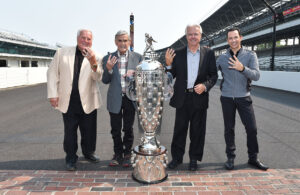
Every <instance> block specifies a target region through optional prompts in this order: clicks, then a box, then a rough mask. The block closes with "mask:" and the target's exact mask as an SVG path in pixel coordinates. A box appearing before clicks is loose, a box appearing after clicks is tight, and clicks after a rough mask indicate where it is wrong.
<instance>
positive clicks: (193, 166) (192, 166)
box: [189, 159, 198, 171]
mask: <svg viewBox="0 0 300 195" xmlns="http://www.w3.org/2000/svg"><path fill="white" fill-rule="evenodd" d="M197 168H198V165H197V160H195V159H191V160H190V164H189V170H190V171H196V170H197Z"/></svg>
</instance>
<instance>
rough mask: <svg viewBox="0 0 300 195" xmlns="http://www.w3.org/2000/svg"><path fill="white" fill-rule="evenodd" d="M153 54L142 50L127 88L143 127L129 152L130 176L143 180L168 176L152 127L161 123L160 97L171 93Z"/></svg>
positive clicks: (165, 159) (156, 180)
mask: <svg viewBox="0 0 300 195" xmlns="http://www.w3.org/2000/svg"><path fill="white" fill-rule="evenodd" d="M157 57H158V55H157V54H156V53H155V52H154V50H153V49H151V50H150V51H147V50H145V52H144V61H142V63H141V64H140V65H138V66H137V68H136V71H135V76H134V77H135V78H134V81H133V82H134V84H132V85H133V86H134V87H131V89H132V90H131V91H129V92H128V93H130V96H131V97H132V98H135V100H136V103H137V113H138V121H139V127H141V128H142V129H143V131H144V136H143V137H142V138H141V144H140V145H138V146H136V147H134V149H133V152H132V153H133V154H132V157H131V162H132V167H133V168H134V169H133V174H132V177H133V179H135V180H136V181H138V182H141V183H146V184H153V183H159V182H162V181H164V180H165V179H167V177H168V174H167V173H166V166H167V163H168V157H167V150H166V148H165V147H164V146H162V145H160V142H159V141H158V140H157V139H156V131H157V129H159V128H160V126H161V121H162V112H163V101H164V100H167V99H169V98H170V97H171V96H172V95H173V87H172V81H173V79H172V76H171V74H166V73H165V70H164V67H163V66H162V64H161V63H160V62H158V61H157V60H156V59H157ZM128 89H130V87H129V88H128Z"/></svg>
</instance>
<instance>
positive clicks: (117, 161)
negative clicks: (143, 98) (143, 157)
mask: <svg viewBox="0 0 300 195" xmlns="http://www.w3.org/2000/svg"><path fill="white" fill-rule="evenodd" d="M130 43H131V40H130V36H129V35H128V33H127V32H126V31H123V30H120V31H118V32H117V34H116V35H115V44H116V46H117V51H116V52H114V53H112V54H109V55H107V56H105V57H104V58H103V69H104V73H103V78H102V81H103V83H105V84H109V88H108V92H107V110H108V111H109V115H110V124H111V134H112V138H113V143H114V156H113V158H112V160H111V161H110V163H109V166H118V165H123V167H129V166H130V158H131V149H132V145H133V139H134V135H133V127H132V126H133V123H134V117H135V106H134V102H133V101H132V100H130V99H129V98H128V97H127V95H126V86H128V85H127V83H126V82H127V79H126V77H129V76H132V75H133V74H134V71H135V69H136V66H137V65H138V64H139V63H140V62H141V61H142V59H143V57H142V56H141V55H140V54H138V53H136V52H131V51H129V50H128V48H129V46H130ZM122 123H123V127H122ZM121 130H122V131H123V132H124V136H123V138H122V131H121Z"/></svg>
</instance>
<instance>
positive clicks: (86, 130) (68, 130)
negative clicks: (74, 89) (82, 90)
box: [63, 99, 97, 163]
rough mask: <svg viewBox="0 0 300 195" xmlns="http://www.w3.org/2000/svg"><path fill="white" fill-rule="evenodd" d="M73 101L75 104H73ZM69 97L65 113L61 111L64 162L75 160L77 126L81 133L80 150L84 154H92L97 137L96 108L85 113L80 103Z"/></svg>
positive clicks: (76, 157)
mask: <svg viewBox="0 0 300 195" xmlns="http://www.w3.org/2000/svg"><path fill="white" fill-rule="evenodd" d="M75 102H76V105H77V106H75ZM79 105H80V106H78V101H73V100H72V99H71V101H70V105H69V109H68V112H67V113H65V114H64V113H63V121H64V132H65V134H64V143H63V145H64V151H65V152H66V162H74V163H75V162H76V161H77V159H78V156H77V155H76V152H77V149H78V145H77V129H78V127H79V130H80V135H81V150H82V153H83V155H84V156H87V155H90V154H93V153H94V152H95V150H96V138H97V110H94V111H93V112H91V113H90V114H85V113H84V111H83V109H82V106H81V103H80V102H79Z"/></svg>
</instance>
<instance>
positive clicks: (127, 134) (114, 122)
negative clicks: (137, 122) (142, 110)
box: [109, 95, 135, 156]
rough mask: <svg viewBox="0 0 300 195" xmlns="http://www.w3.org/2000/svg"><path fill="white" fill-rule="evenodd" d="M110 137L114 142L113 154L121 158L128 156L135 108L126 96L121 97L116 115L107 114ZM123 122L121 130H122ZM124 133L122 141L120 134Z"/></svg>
mask: <svg viewBox="0 0 300 195" xmlns="http://www.w3.org/2000/svg"><path fill="white" fill-rule="evenodd" d="M109 115H110V125H111V135H112V138H113V142H114V153H115V154H116V155H120V156H122V155H123V154H124V155H127V154H130V153H131V148H132V145H133V139H134V135H133V128H132V126H133V123H134V117H135V108H134V106H133V103H132V101H131V100H129V99H128V98H127V96H126V95H124V96H123V97H122V106H121V110H120V112H119V113H118V114H115V113H111V112H110V113H109ZM122 120H123V129H122ZM121 130H122V131H123V133H124V136H123V139H122V132H121Z"/></svg>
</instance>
